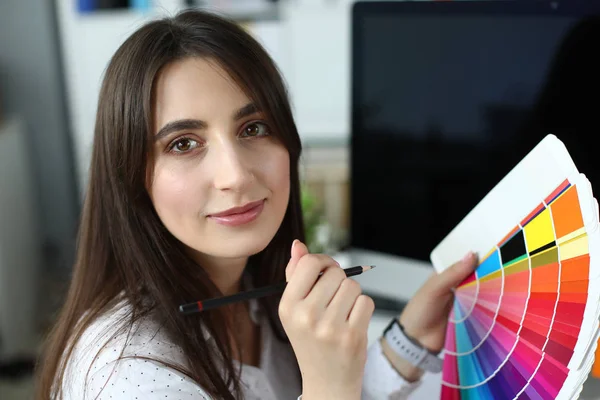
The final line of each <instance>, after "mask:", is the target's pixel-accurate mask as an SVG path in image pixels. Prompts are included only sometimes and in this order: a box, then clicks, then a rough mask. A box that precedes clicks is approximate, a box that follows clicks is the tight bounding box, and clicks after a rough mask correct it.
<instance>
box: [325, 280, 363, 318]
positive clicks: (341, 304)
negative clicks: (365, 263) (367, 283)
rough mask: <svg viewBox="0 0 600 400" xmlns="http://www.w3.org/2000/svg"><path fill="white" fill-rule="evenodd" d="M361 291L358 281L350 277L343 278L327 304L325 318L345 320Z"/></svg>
mask: <svg viewBox="0 0 600 400" xmlns="http://www.w3.org/2000/svg"><path fill="white" fill-rule="evenodd" d="M361 293H362V289H361V288H360V285H359V284H358V282H356V281H355V280H354V279H351V278H345V279H344V280H343V281H342V283H341V284H340V287H339V289H338V290H337V292H336V293H335V295H334V296H333V299H331V302H330V303H329V305H328V306H327V309H326V310H325V318H326V319H329V320H331V321H332V322H335V323H344V322H346V321H347V320H348V316H349V315H350V311H351V310H352V307H353V306H354V303H355V302H356V299H357V298H358V296H360V294H361Z"/></svg>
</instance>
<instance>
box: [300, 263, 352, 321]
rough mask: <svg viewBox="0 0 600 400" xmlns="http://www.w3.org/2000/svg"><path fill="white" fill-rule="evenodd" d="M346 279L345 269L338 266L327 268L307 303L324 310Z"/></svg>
mask: <svg viewBox="0 0 600 400" xmlns="http://www.w3.org/2000/svg"><path fill="white" fill-rule="evenodd" d="M344 279H346V274H345V273H344V270H343V269H341V268H340V267H338V266H333V267H327V268H326V269H325V271H324V272H323V275H321V276H320V277H319V279H318V280H317V282H316V283H315V285H314V286H313V288H312V290H311V291H310V293H309V294H308V296H306V299H305V301H307V302H310V303H311V304H313V305H315V306H318V307H320V308H322V309H323V310H324V309H325V308H326V307H327V306H328V305H329V303H330V302H331V300H332V299H333V296H334V295H335V294H336V293H337V291H338V289H339V287H340V284H341V283H342V281H343V280H344Z"/></svg>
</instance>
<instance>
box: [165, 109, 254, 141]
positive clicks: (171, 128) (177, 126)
mask: <svg viewBox="0 0 600 400" xmlns="http://www.w3.org/2000/svg"><path fill="white" fill-rule="evenodd" d="M258 112H259V108H258V107H257V105H256V104H254V103H248V104H246V105H245V106H244V107H242V108H240V109H239V110H237V111H236V112H235V114H234V115H233V119H234V120H236V121H238V120H240V119H242V118H246V117H248V116H250V115H252V114H256V113H258ZM207 126H208V124H207V123H206V122H205V121H202V120H200V119H192V118H186V119H178V120H175V121H170V122H168V123H167V124H165V126H163V127H162V128H161V129H160V130H159V131H158V133H157V134H156V135H155V136H154V140H155V141H159V140H161V139H163V138H164V137H166V136H168V135H170V134H171V133H173V132H178V131H184V130H191V129H206V127H207Z"/></svg>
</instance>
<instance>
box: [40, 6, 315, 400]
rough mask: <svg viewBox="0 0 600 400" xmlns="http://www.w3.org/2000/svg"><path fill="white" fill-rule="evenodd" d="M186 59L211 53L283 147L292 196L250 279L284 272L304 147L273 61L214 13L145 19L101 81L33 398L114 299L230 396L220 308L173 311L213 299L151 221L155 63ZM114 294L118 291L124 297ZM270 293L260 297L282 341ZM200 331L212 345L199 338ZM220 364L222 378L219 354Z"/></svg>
mask: <svg viewBox="0 0 600 400" xmlns="http://www.w3.org/2000/svg"><path fill="white" fill-rule="evenodd" d="M186 57H204V58H210V59H212V60H216V61H217V62H218V63H219V64H220V65H221V66H222V67H223V68H224V69H225V70H226V71H227V72H228V73H229V74H230V75H231V77H232V78H233V79H234V80H235V81H236V82H237V84H238V85H239V87H240V88H241V89H242V90H243V91H244V92H245V93H246V95H247V96H248V97H249V98H250V99H252V100H253V101H254V102H256V103H257V104H258V106H259V107H260V109H262V110H264V111H265V113H266V114H267V120H268V122H269V123H270V124H271V125H272V127H273V129H272V131H273V134H275V135H277V136H278V139H279V140H280V141H281V142H282V143H283V144H284V146H285V147H286V148H287V150H288V152H289V154H290V179H291V192H290V200H289V204H288V208H287V211H286V215H285V217H284V220H283V222H282V225H281V226H280V228H279V230H278V232H277V233H276V235H275V237H274V238H273V240H272V241H271V242H270V243H269V245H268V246H267V247H266V249H265V250H263V251H262V252H261V253H259V254H257V255H254V256H252V257H251V258H250V261H249V265H250V266H252V268H251V270H250V274H251V276H252V279H253V284H254V285H255V286H263V285H268V284H272V283H275V282H279V281H282V280H284V279H285V274H284V267H285V265H286V263H287V262H288V260H289V249H290V246H291V243H292V241H293V239H295V238H299V239H301V240H303V239H304V227H303V224H302V214H301V204H300V183H299V176H298V160H299V157H300V152H301V143H300V138H299V136H298V132H297V129H296V126H295V123H294V120H293V117H292V112H291V108H290V104H289V100H288V97H287V92H286V88H285V85H284V82H283V79H282V78H281V75H280V73H279V71H278V70H277V68H276V66H275V64H274V63H273V61H272V60H271V58H270V57H269V55H268V54H267V53H266V51H265V50H264V49H263V48H262V47H261V45H260V44H259V43H258V42H257V41H255V40H254V39H253V38H252V37H251V35H249V34H248V33H247V32H246V31H244V30H243V29H242V28H241V27H239V26H238V25H237V24H236V23H234V22H232V21H229V20H227V19H225V18H223V17H221V16H218V15H215V14H211V13H205V12H201V11H197V10H187V11H183V12H181V13H179V14H177V15H176V16H174V17H168V18H163V19H160V20H154V21H151V22H148V23H146V24H145V25H144V26H142V27H141V28H140V29H138V30H137V31H136V32H135V33H133V34H132V35H131V36H130V37H129V38H128V39H127V40H126V41H125V42H124V43H123V44H122V45H121V47H120V48H119V49H118V50H117V52H116V53H115V55H114V56H113V58H112V59H111V61H110V63H109V65H108V67H107V69H106V72H105V77H104V80H103V84H102V88H101V91H100V97H99V102H98V110H97V117H96V126H95V132H94V144H93V152H92V158H91V169H90V175H89V182H88V187H87V193H86V198H85V203H84V208H83V213H82V219H81V226H80V230H79V236H78V243H77V244H78V248H77V257H76V262H75V267H74V274H73V278H72V282H71V284H70V288H69V291H68V294H67V297H66V302H65V304H64V306H63V308H62V310H61V313H60V315H59V317H58V320H57V322H56V324H55V326H54V328H53V330H52V331H51V332H50V335H49V338H48V341H47V343H46V345H45V348H44V353H43V355H42V357H41V358H40V360H39V363H38V366H39V371H38V381H37V389H36V398H37V399H40V400H42V399H44V400H46V399H50V398H61V397H62V396H61V393H60V387H61V384H62V379H63V377H64V372H65V360H68V359H69V357H70V356H71V355H72V353H73V347H74V344H75V343H76V341H77V339H79V338H80V337H81V334H82V333H83V332H84V331H85V329H86V328H87V327H89V326H90V324H91V323H92V322H94V321H95V320H96V319H97V318H98V317H99V316H100V315H101V314H102V313H104V312H106V311H107V310H108V309H110V308H111V307H112V306H114V305H115V302H116V299H118V298H121V299H122V296H124V297H125V299H126V300H127V301H128V303H130V304H131V306H132V307H131V310H132V311H131V314H130V315H129V316H128V319H127V323H126V324H125V325H126V327H127V326H128V327H129V328H131V327H132V326H133V324H134V323H135V322H137V321H139V320H140V319H141V318H144V317H148V316H150V315H151V316H152V318H159V319H160V321H159V322H160V324H161V326H162V327H163V329H164V330H165V332H167V334H168V335H169V338H170V339H171V340H172V341H173V343H175V344H176V345H178V346H179V347H180V348H181V350H182V351H183V354H184V356H185V361H186V364H187V365H186V366H185V368H182V367H181V366H171V367H173V368H177V369H178V370H180V371H181V372H183V373H184V374H186V375H187V376H189V377H190V378H191V379H193V380H194V381H196V382H197V383H198V384H199V385H200V386H201V387H202V388H203V389H204V390H205V391H207V393H208V394H210V395H212V396H215V397H217V398H220V399H235V398H238V397H239V393H240V382H239V371H237V370H236V368H235V367H234V363H233V362H232V349H231V345H230V343H229V340H228V337H229V336H228V335H227V334H226V332H228V329H229V328H228V324H227V319H226V318H225V316H224V315H223V314H222V313H221V312H218V311H211V312H207V313H202V314H196V315H194V316H182V315H181V314H180V313H179V312H178V310H177V306H178V305H179V304H182V303H186V302H190V301H194V300H198V299H203V298H208V297H213V296H217V295H219V294H220V293H219V290H218V289H217V288H216V286H215V285H214V284H213V283H212V281H211V280H210V279H209V278H208V275H207V274H206V273H205V272H204V271H203V270H202V268H201V267H199V266H198V265H197V264H196V263H195V262H194V261H193V260H192V259H191V258H190V257H189V255H188V254H187V253H186V251H185V249H184V246H183V244H182V243H180V242H179V241H178V240H176V239H175V238H174V237H173V236H172V235H171V234H170V233H169V231H167V229H166V228H165V227H164V225H163V224H162V222H161V221H160V219H159V218H158V216H157V214H156V212H155V210H154V208H153V206H152V203H151V201H150V198H149V196H148V193H147V190H146V185H145V183H146V178H147V176H148V173H149V171H148V165H149V163H148V160H151V158H150V157H152V141H153V139H152V130H151V127H152V124H151V121H152V115H151V114H152V108H153V107H152V104H153V86H154V84H155V79H156V77H157V74H158V73H159V72H160V70H161V69H162V68H163V67H164V66H165V65H167V64H168V63H170V62H173V61H175V60H180V59H182V58H186ZM121 295H122V296H121ZM278 301H279V297H277V296H274V297H270V298H265V299H262V300H261V305H262V306H263V308H264V309H265V311H266V313H267V315H268V317H269V321H270V323H271V326H272V328H273V329H274V330H275V332H276V333H277V334H278V335H279V337H280V338H281V339H282V340H285V335H284V333H283V331H282V329H281V324H280V322H279V317H278V313H277V307H278ZM203 327H204V328H205V329H208V331H209V332H210V334H211V335H212V337H213V338H214V340H215V342H216V346H214V347H213V346H210V345H209V344H208V343H207V341H206V340H205V338H204V336H203V334H202V333H203V332H202V331H203ZM223 360H224V370H225V373H224V374H223V373H222V371H223V364H222V362H223Z"/></svg>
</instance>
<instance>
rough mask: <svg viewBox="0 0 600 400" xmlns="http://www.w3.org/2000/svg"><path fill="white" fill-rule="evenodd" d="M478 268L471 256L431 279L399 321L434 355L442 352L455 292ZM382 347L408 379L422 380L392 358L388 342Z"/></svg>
mask: <svg viewBox="0 0 600 400" xmlns="http://www.w3.org/2000/svg"><path fill="white" fill-rule="evenodd" d="M476 266H477V257H476V256H475V254H473V253H468V254H467V255H465V257H464V258H463V259H462V260H460V261H459V262H457V263H455V264H453V265H452V266H451V267H449V268H448V269H446V270H444V271H442V272H441V273H440V274H434V275H433V276H431V278H429V279H428V280H427V281H426V282H425V283H424V284H423V286H421V288H420V289H419V290H418V291H417V293H415V295H414V296H413V297H412V298H411V299H410V301H409V303H408V304H407V305H406V307H405V308H404V310H403V311H402V313H401V315H400V317H399V320H400V323H401V324H402V326H404V330H405V332H406V334H407V335H408V336H410V337H412V338H414V339H416V340H417V341H418V342H419V343H420V344H421V345H422V346H424V347H425V348H427V349H428V350H430V351H432V352H435V353H437V352H439V351H440V350H442V348H443V347H444V341H445V338H446V327H447V325H448V316H449V313H450V309H451V308H452V304H453V299H454V291H453V289H454V288H455V287H456V286H457V285H459V284H460V283H461V282H462V281H463V280H464V279H465V278H466V277H468V276H469V274H470V273H472V272H473V270H474V269H475V267H476ZM382 347H383V351H384V353H385V354H386V355H387V356H388V358H389V359H390V361H391V362H392V364H394V366H395V367H396V369H398V370H399V372H400V373H401V374H402V375H403V376H404V377H405V378H407V379H409V380H414V379H417V378H418V377H419V376H420V372H421V371H418V370H416V368H413V367H412V366H410V365H409V364H408V363H406V362H405V361H403V360H399V359H398V358H397V357H395V356H394V354H392V353H393V351H392V350H391V349H390V348H389V347H388V346H387V344H386V343H385V340H383V341H382Z"/></svg>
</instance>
